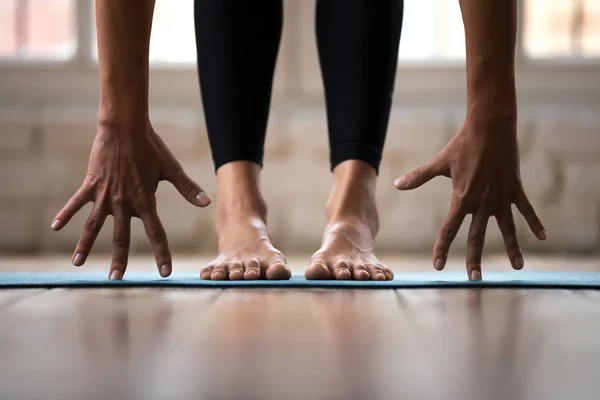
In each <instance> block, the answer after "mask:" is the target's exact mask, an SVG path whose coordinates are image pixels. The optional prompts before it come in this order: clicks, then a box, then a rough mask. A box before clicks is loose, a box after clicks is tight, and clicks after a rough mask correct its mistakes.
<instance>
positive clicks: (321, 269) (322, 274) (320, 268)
mask: <svg viewBox="0 0 600 400" xmlns="http://www.w3.org/2000/svg"><path fill="white" fill-rule="evenodd" d="M304 277H305V278H306V279H308V280H325V279H331V278H332V276H331V271H329V268H327V263H326V262H325V261H323V260H314V261H311V263H310V266H309V267H308V269H307V270H306V272H305V273H304Z"/></svg>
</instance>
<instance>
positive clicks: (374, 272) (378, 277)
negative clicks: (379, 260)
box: [367, 264, 385, 281]
mask: <svg viewBox="0 0 600 400" xmlns="http://www.w3.org/2000/svg"><path fill="white" fill-rule="evenodd" d="M367 271H369V275H370V276H371V280H372V281H385V275H384V274H383V270H382V269H381V267H380V266H379V265H373V264H369V265H367Z"/></svg>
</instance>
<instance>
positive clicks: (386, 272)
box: [381, 265, 394, 281]
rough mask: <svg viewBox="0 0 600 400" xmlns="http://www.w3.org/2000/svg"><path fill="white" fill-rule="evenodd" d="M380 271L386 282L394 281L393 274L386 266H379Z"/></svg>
mask: <svg viewBox="0 0 600 400" xmlns="http://www.w3.org/2000/svg"><path fill="white" fill-rule="evenodd" d="M381 270H382V271H383V274H384V275H385V280H386V281H391V280H392V279H394V273H393V272H392V270H391V269H389V268H388V267H387V266H385V265H381Z"/></svg>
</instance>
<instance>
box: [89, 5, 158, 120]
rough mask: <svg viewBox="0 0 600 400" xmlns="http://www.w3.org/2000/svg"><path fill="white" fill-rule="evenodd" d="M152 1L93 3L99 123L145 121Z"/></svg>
mask: <svg viewBox="0 0 600 400" xmlns="http://www.w3.org/2000/svg"><path fill="white" fill-rule="evenodd" d="M153 13H154V0H127V1H125V0H96V29H97V36H98V64H99V72H100V104H99V109H98V118H99V120H100V121H109V122H111V123H123V124H127V123H130V122H132V121H144V120H146V119H147V118H148V64H149V61H148V58H149V45H150V31H151V29H152V15H153Z"/></svg>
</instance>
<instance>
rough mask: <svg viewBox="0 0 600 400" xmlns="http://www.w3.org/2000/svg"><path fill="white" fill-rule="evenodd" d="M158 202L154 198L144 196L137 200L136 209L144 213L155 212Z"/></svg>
mask: <svg viewBox="0 0 600 400" xmlns="http://www.w3.org/2000/svg"><path fill="white" fill-rule="evenodd" d="M155 204H156V201H155V199H154V196H148V195H143V196H140V197H139V198H138V199H137V200H136V209H137V210H139V211H140V212H142V213H146V212H150V211H152V210H154V207H155Z"/></svg>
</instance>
